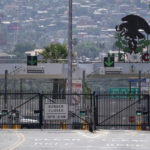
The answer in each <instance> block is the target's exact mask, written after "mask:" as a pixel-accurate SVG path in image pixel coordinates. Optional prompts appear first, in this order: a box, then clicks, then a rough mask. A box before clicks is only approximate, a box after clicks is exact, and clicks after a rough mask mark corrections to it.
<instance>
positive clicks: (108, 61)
mask: <svg viewBox="0 0 150 150" xmlns="http://www.w3.org/2000/svg"><path fill="white" fill-rule="evenodd" d="M104 67H114V57H113V56H110V55H108V57H104Z"/></svg>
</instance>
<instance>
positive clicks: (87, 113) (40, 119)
mask: <svg viewBox="0 0 150 150" xmlns="http://www.w3.org/2000/svg"><path fill="white" fill-rule="evenodd" d="M92 97H93V96H92V94H87V95H86V94H85V95H83V94H71V95H69V94H40V93H8V92H7V93H0V128H16V126H17V127H18V126H19V128H45V129H88V127H89V125H90V124H91V118H92V117H91V115H92V111H91V102H92Z"/></svg>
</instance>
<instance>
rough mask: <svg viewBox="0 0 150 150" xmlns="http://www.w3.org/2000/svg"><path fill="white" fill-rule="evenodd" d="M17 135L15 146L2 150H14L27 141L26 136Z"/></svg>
mask: <svg viewBox="0 0 150 150" xmlns="http://www.w3.org/2000/svg"><path fill="white" fill-rule="evenodd" d="M16 135H17V141H16V142H15V143H14V144H13V145H11V146H9V147H7V148H4V149H2V150H14V149H16V148H17V147H19V146H20V145H21V144H22V143H23V142H24V141H25V136H24V135H23V134H22V133H18V132H16Z"/></svg>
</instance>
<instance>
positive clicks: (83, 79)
mask: <svg viewBox="0 0 150 150" xmlns="http://www.w3.org/2000/svg"><path fill="white" fill-rule="evenodd" d="M82 91H83V92H82V93H83V101H82V106H83V108H84V107H85V70H83V73H82Z"/></svg>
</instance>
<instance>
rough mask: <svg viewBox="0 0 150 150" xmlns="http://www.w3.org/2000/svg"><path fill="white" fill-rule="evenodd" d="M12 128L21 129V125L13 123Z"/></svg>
mask: <svg viewBox="0 0 150 150" xmlns="http://www.w3.org/2000/svg"><path fill="white" fill-rule="evenodd" d="M12 129H21V125H16V124H15V125H12Z"/></svg>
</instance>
